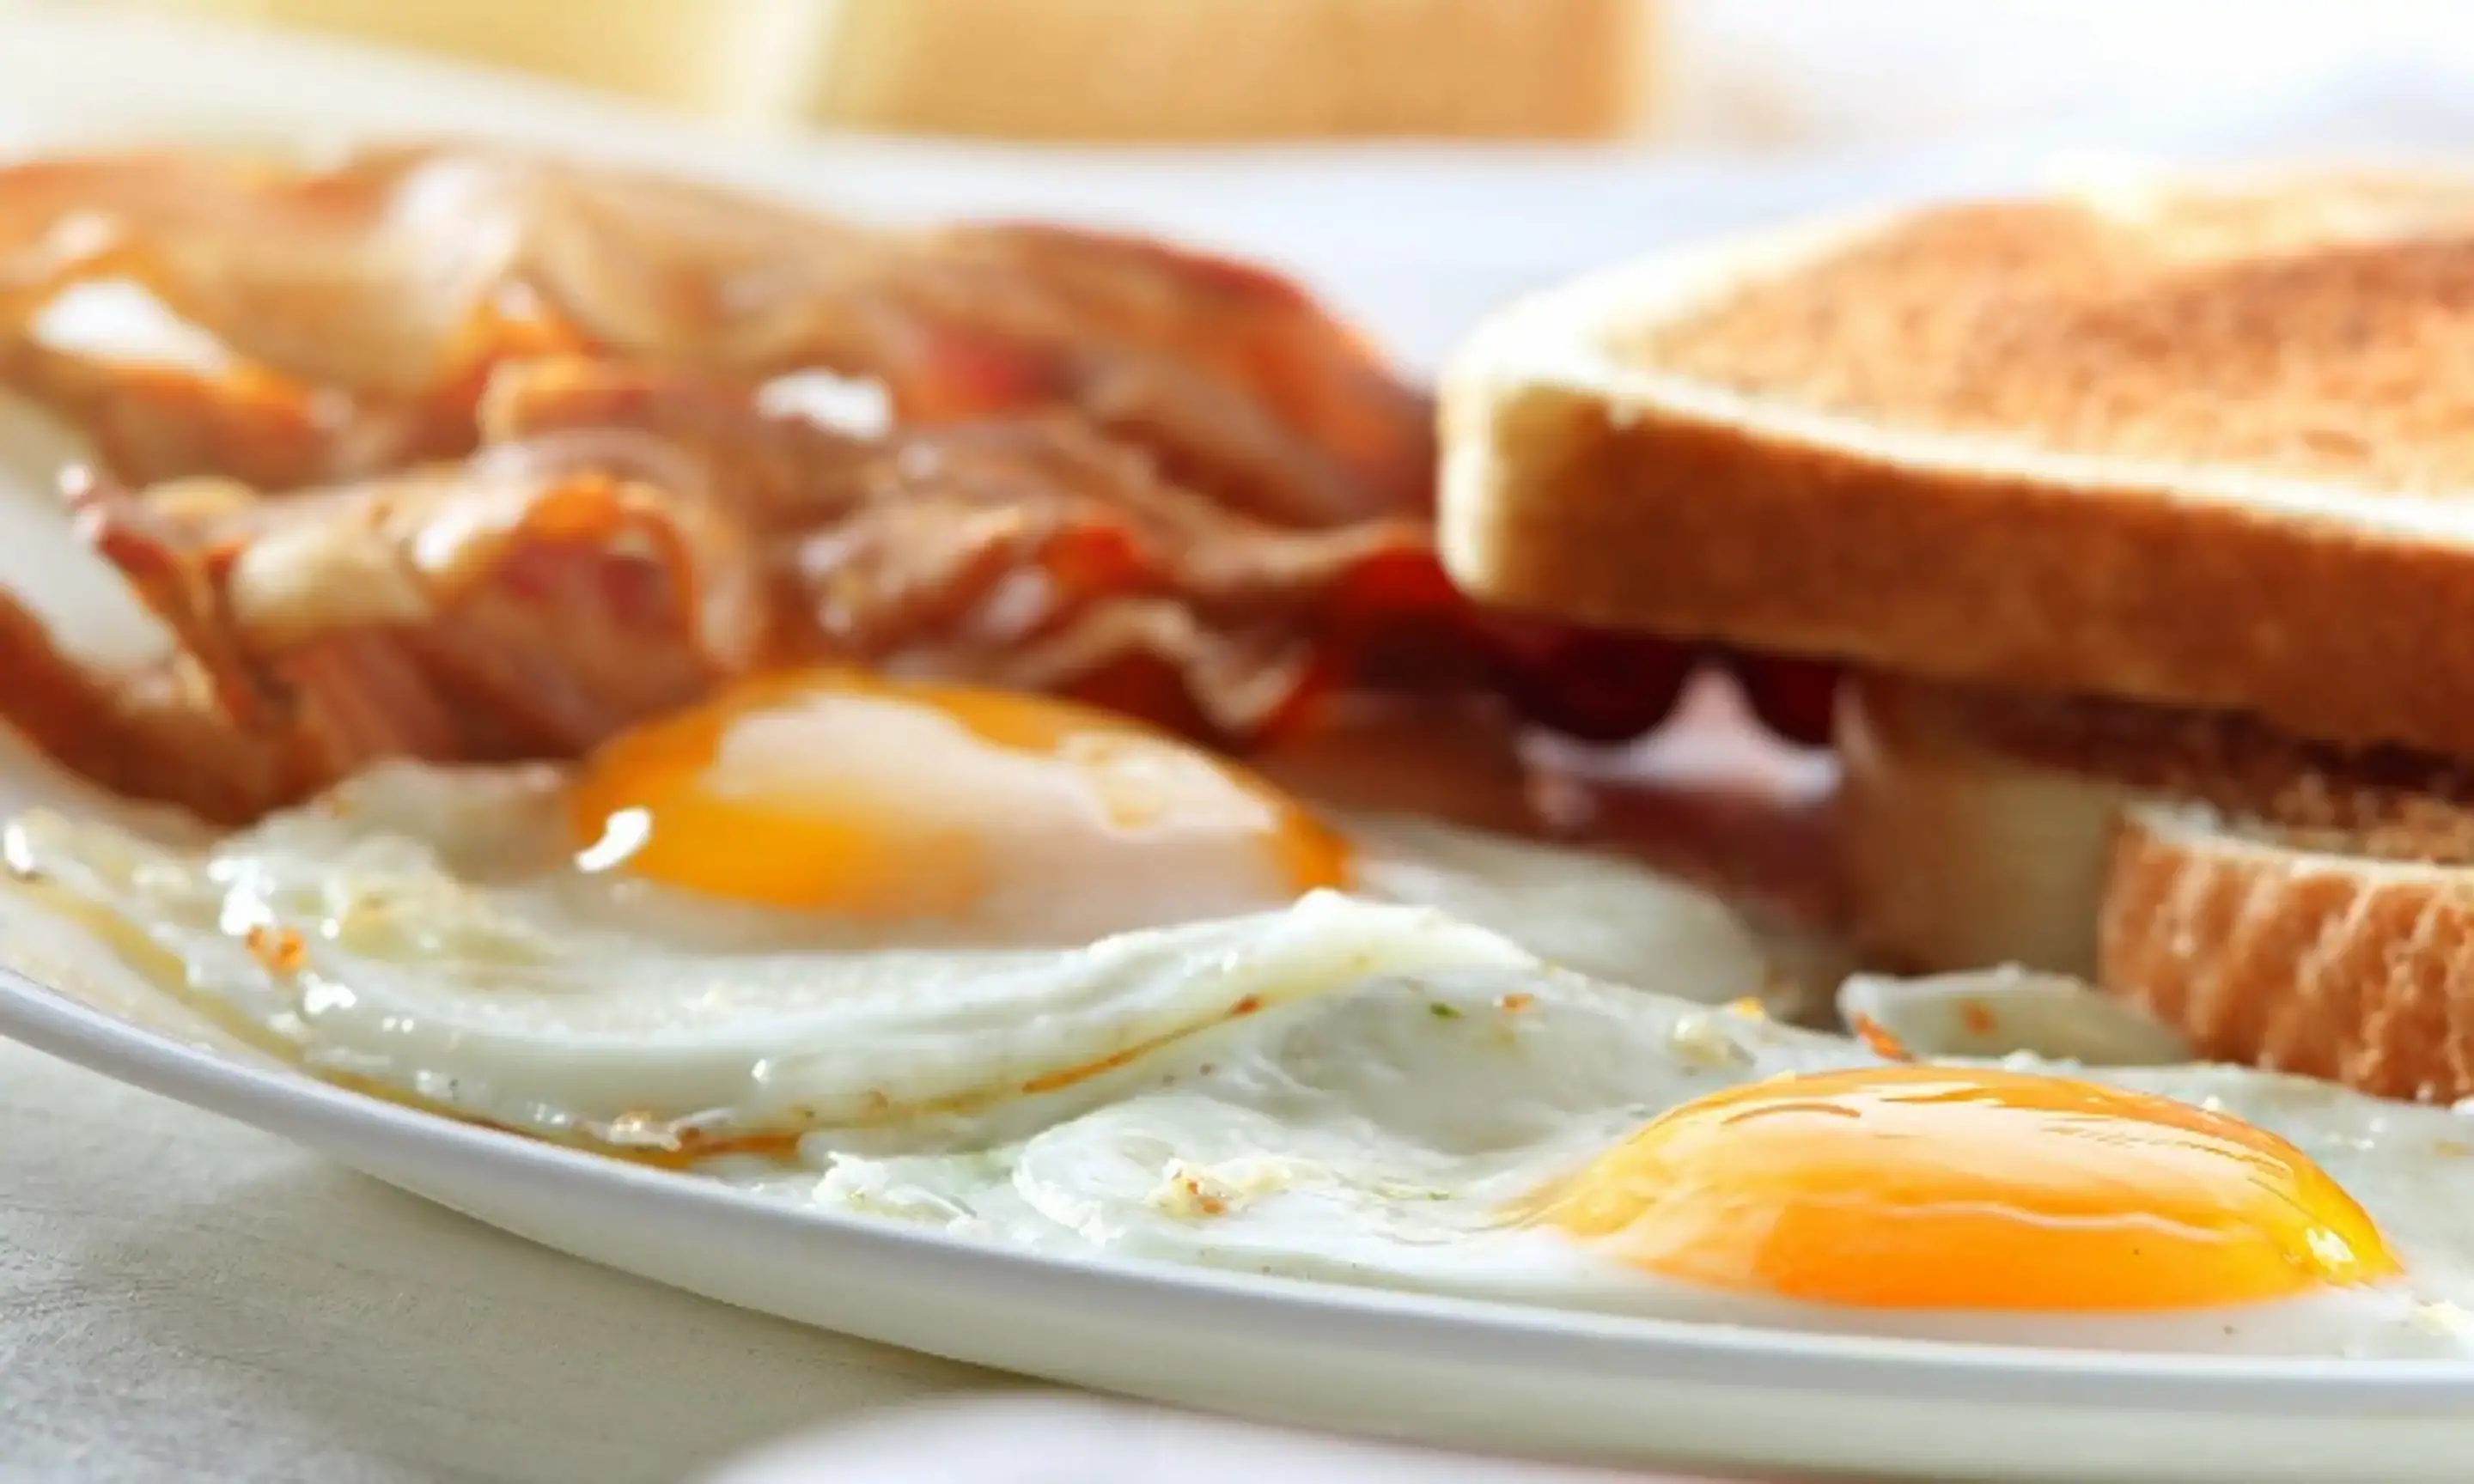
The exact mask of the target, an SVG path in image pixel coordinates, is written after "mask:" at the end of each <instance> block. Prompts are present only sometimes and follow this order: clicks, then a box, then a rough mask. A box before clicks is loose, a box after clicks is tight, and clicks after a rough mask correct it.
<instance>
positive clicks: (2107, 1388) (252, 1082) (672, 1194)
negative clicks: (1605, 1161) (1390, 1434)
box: [0, 967, 2474, 1417]
mask: <svg viewBox="0 0 2474 1484" xmlns="http://www.w3.org/2000/svg"><path fill="white" fill-rule="evenodd" d="M0 1035H5V1036H7V1037H9V1038H10V1039H12V1040H15V1041H19V1042H21V1043H23V1044H26V1045H28V1046H30V1047H32V1048H34V1049H36V1050H38V1051H41V1052H44V1053H45V1054H48V1055H51V1056H54V1057H57V1058H59V1059H61V1060H62V1061H66V1062H70V1063H73V1064H75V1065H79V1066H83V1067H85V1068H86V1069H87V1070H89V1071H93V1072H96V1073H99V1074H101V1075H104V1076H107V1077H110V1078H112V1079H114V1080H115V1081H119V1082H122V1083H125V1084H127V1085H130V1086H133V1087H136V1088H139V1089H143V1090H145V1091H148V1092H152V1093H155V1094H158V1095H159V1096H165V1097H170V1098H173V1099H175V1100H176V1101H180V1102H183V1103H186V1104H189V1105H190V1106H192V1107H196V1108H199V1109H202V1110H204V1111H206V1112H208V1113H215V1114H218V1115H220V1116H225V1117H230V1118H233V1119H236V1120H238V1121H240V1122H243V1123H246V1124H249V1125H251V1126H253V1127H256V1128H259V1129H262V1130H265V1131H266V1132H269V1133H272V1134H275V1135H276V1136H277V1137H284V1138H287V1139H291V1140H292V1141H295V1142H299V1140H298V1138H297V1137H295V1136H293V1135H291V1134H290V1133H288V1132H287V1131H286V1129H285V1127H284V1125H285V1124H286V1123H287V1122H288V1121H290V1118H289V1117H288V1116H287V1115H298V1114H301V1113H303V1111H304V1110H307V1111H309V1112H310V1113H313V1114H314V1115H315V1116H316V1117H318V1118H321V1119H325V1120H327V1121H328V1122H329V1123H330V1124H332V1125H336V1126H340V1127H342V1128H344V1129H346V1130H347V1131H348V1132H350V1133H353V1134H357V1135H359V1136H362V1137H366V1138H369V1139H373V1140H375V1141H376V1143H377V1144H379V1145H380V1146H382V1147H385V1148H388V1149H389V1150H390V1151H395V1150H400V1151H403V1152H405V1153H410V1154H427V1155H432V1156H435V1155H437V1154H438V1153H439V1152H440V1151H441V1150H442V1149H445V1150H447V1151H451V1153H452V1155H453V1157H454V1158H456V1159H458V1160H462V1161H469V1162H474V1163H477V1164H479V1165H481V1166H484V1167H486V1168H489V1169H490V1170H492V1171H493V1172H494V1173H497V1174H499V1175H515V1174H521V1175H523V1176H524V1177H526V1178H528V1179H534V1180H541V1179H547V1180H550V1181H552V1182H553V1183H555V1184H558V1185H573V1184H575V1183H579V1182H580V1183H584V1184H616V1185H620V1186H622V1187H624V1188H626V1189H627V1190H628V1191H629V1193H630V1195H631V1197H632V1198H634V1199H641V1200H646V1201H652V1202H656V1203H659V1204H663V1205H667V1206H671V1207H674V1208H678V1209H688V1208H698V1209H708V1210H709V1209H712V1208H714V1207H716V1206H719V1207H721V1208H724V1209H728V1210H729V1211H730V1212H731V1214H732V1217H733V1219H735V1220H740V1221H746V1222H750V1223H754V1224H756V1225H759V1226H764V1227H768V1228H771V1229H773V1230H774V1232H775V1233H781V1234H788V1235H791V1236H793V1237H797V1238H802V1239H806V1240H811V1241H813V1240H816V1239H818V1238H820V1237H821V1238H830V1239H831V1240H833V1241H835V1242H837V1243H846V1244H854V1245H856V1246H858V1247H860V1248H864V1249H868V1250H869V1252H870V1255H871V1256H872V1257H878V1258H881V1259H890V1260H892V1261H893V1262H895V1263H896V1264H897V1265H925V1266H927V1267H934V1268H936V1269H938V1270H939V1271H938V1272H937V1275H936V1280H937V1281H938V1282H939V1283H940V1284H942V1285H944V1286H946V1287H948V1288H950V1287H953V1286H955V1285H964V1286H967V1287H969V1288H971V1289H972V1290H973V1291H975V1292H986V1293H992V1294H994V1293H1004V1294H1008V1295H1010V1294H1014V1293H1016V1292H1018V1291H1022V1290H1028V1289H1029V1288H1030V1287H1031V1286H1032V1285H1036V1286H1037V1288H1038V1290H1039V1293H1038V1299H1039V1302H1042V1303H1057V1302H1062V1303H1067V1304H1099V1305H1104V1306H1105V1307H1107V1308H1109V1309H1113V1310H1116V1311H1118V1312H1121V1313H1125V1314H1128V1315H1132V1316H1147V1317H1136V1318H1134V1319H1133V1320H1132V1322H1134V1323H1138V1324H1143V1325H1146V1326H1184V1325H1207V1326H1209V1327H1211V1328H1213V1329H1214V1330H1215V1331H1216V1332H1220V1333H1224V1334H1226V1333H1231V1332H1241V1331H1242V1332H1244V1333H1246V1334H1247V1335H1248V1337H1249V1338H1261V1339H1264V1340H1268V1341H1273V1342H1279V1341H1292V1342H1298V1341H1302V1342H1305V1343H1315V1344H1329V1345H1334V1346H1337V1347H1340V1348H1343V1349H1346V1350H1352V1351H1357V1352H1403V1353H1415V1354H1419V1355H1422V1356H1432V1355H1434V1354H1435V1353H1436V1352H1438V1351H1439V1350H1441V1351H1443V1352H1445V1353H1452V1354H1459V1355H1462V1356H1464V1357H1469V1356H1474V1355H1475V1354H1477V1353H1478V1352H1481V1351H1482V1352H1483V1354H1484V1358H1485V1360H1486V1362H1487V1363H1488V1364H1501V1365H1513V1366H1522V1367H1531V1366H1536V1367H1544V1368H1551V1369H1570V1368H1573V1367H1576V1366H1582V1367H1587V1368H1588V1369H1589V1370H1592V1371H1604V1370H1606V1369H1608V1368H1609V1367H1610V1366H1617V1367H1620V1368H1622V1369H1625V1370H1628V1371H1637V1372H1642V1373H1669V1372H1674V1371H1679V1370H1680V1371H1684V1372H1687V1373H1688V1374H1690V1375H1691V1376H1694V1378H1695V1379H1697V1380H1701V1381H1706V1382H1709V1383H1711V1384H1716V1385H1722V1386H1737V1387H1747V1388H1753V1389H1758V1390H1764V1391H1787V1392H1801V1391H1813V1390H1824V1391H1829V1392H1831V1393H1835V1394H1839V1395H1842V1396H1844V1395H1849V1394H1856V1395H1865V1396H1879V1397H1882V1398H1888V1399H1897V1400H1932V1401H1945V1402H1948V1401H1958V1402H1970V1401H2002V1402H2008V1403H2016V1402H2018V1401H2019V1400H2020V1399H2021V1398H2022V1397H2023V1396H2032V1398H2033V1400H2034V1401H2035V1403H2036V1404H2037V1405H2040V1406H2048V1407H2053V1408H2069V1407H2087V1406H2095V1407H2102V1408H2105V1409H2109V1410H2136V1411H2143V1412H2156V1411H2170V1412H2199V1413H2215V1414H2237V1415H2239V1414H2247V1413H2258V1412H2267V1411H2273V1412H2275V1413H2277V1414H2280V1415H2283V1416H2288V1417H2291V1416H2292V1415H2293V1414H2294V1413H2295V1412H2297V1411H2300V1412H2307V1413H2310V1414H2313V1415H2319V1416H2336V1415H2359V1414H2362V1413H2365V1412H2378V1413H2381V1414H2387V1415H2396V1414H2411V1415H2421V1414H2433V1413H2462V1410H2463V1409H2464V1408H2465V1407H2466V1405H2467V1404H2468V1403H2469V1402H2474V1360H2462V1361H2461V1360H2414V1359H2394V1358H2390V1359H2368V1358H2365V1359H2343V1358H2337V1357H2313V1356H2305V1357H2270V1356H2189V1355H2174V1354H2146V1353H2135V1352H2110V1351H2084V1350H2051V1349H2043V1348H2037V1347H2029V1346H2004V1345H1987V1344H1968V1343H1956V1342H1945V1341H1929V1340H1911V1339H1899V1338H1883V1337H1876V1336H1864V1335H1840V1334H1815V1333H1807V1332H1802V1331H1794V1330H1780V1329H1765V1328H1755V1327H1745V1326H1731V1325H1716V1324H1708V1323H1700V1322H1692V1321H1683V1320H1661V1319H1654V1318H1641V1317H1634V1316H1626V1315H1612V1314H1593V1313H1589V1312H1585V1311H1574V1310H1565V1309H1557V1308H1550V1307H1545V1306H1538V1305H1523V1304H1512V1303H1505V1302H1498V1301H1490V1300H1480V1299H1467V1298H1460V1297H1455V1296H1444V1295H1427V1294H1418V1293H1402V1292H1395V1291H1392V1290H1387V1289H1378V1288H1359V1287H1355V1286H1351V1285H1347V1284H1341V1283H1331V1282H1321V1281H1311V1280H1303V1279H1289V1278H1280V1277H1274V1276H1268V1275H1257V1274H1243V1273H1233V1272H1223V1271H1220V1270H1216V1269H1211V1268H1201V1267H1188V1266H1184V1265H1180V1264H1176V1263H1170V1262H1165V1261H1159V1260H1155V1259H1143V1258H1133V1257H1114V1256H1082V1255H1079V1254H1049V1253H1040V1252H1033V1251H1030V1250H1027V1249H1021V1248H1012V1247H1007V1246H1006V1245H1004V1244H1001V1243H997V1242H992V1241H988V1240H984V1239H979V1238H973V1237H969V1236H965V1235H960V1234H957V1233H945V1232H939V1231H935V1230H934V1229H930V1228H913V1227H909V1226H906V1225H903V1224H901V1223H898V1222H894V1221H890V1220H883V1219H870V1218H867V1217H864V1216H860V1215H854V1214H849V1213H843V1212H837V1211H832V1210H826V1209H815V1208H806V1207H799V1206H793V1205H791V1204H789V1203H787V1202H783V1201H779V1200H773V1199H768V1198H766V1197H764V1196H762V1195H759V1194H756V1193H754V1192H749V1191H741V1190H738V1189H735V1188H733V1187H730V1186H728V1185H721V1184H719V1183H718V1182H713V1181H704V1180H698V1179H697V1178H695V1177H694V1176H692V1175H688V1174H684V1173H679V1172H672V1171H666V1170H658V1169H653V1168H649V1167H644V1166H639V1165H635V1164H629V1163H626V1162H624V1161H618V1160H613V1159H610V1158H608V1157H606V1156H602V1155H597V1154H593V1153H591V1152H589V1151H584V1150H576V1149H569V1148H565V1147H563V1146H559V1145H555V1144H549V1143H546V1142H543V1141H542V1140H539V1139H535V1138H530V1137H525V1136H523V1135H521V1134H515V1133H510V1132H506V1131H501V1130H497V1129H491V1128H487V1127H483V1126H481V1125H477V1124H470V1123H465V1122H462V1121H459V1120H457V1119H454V1118H450V1117H447V1116H445V1115H443V1114H438V1113H427V1112H424V1111H422V1110H419V1109H414V1108H407V1107H403V1106H400V1105H398V1104H395V1103H390V1102H387V1101H384V1100H383V1099H379V1098H374V1097H371V1096H368V1095H367V1094H364V1093H360V1092H355V1091H352V1090H351V1089H345V1088H340V1087H336V1086H334V1085H331V1084H329V1083H327V1082H324V1081H321V1080H319V1079H318V1078H316V1077H314V1076H312V1075H309V1074H306V1073H304V1072H301V1071H296V1070H293V1069H291V1068H289V1067H285V1066H282V1065H267V1066H256V1065H249V1064H247V1063H243V1062H240V1061H236V1060H233V1059H231V1058H230V1057H227V1056H223V1055H219V1054H217V1053H216V1052H214V1051H212V1050H210V1049H207V1048H206V1047H203V1046H198V1045H193V1044H190V1043H188V1042H185V1041H180V1040H178V1039H176V1038H174V1037H171V1036H168V1035H165V1034H163V1033H161V1032H159V1031H157V1030H155V1029H152V1028H149V1027H146V1026H142V1025H137V1024H133V1023H132V1022H130V1021H128V1020H124V1019H122V1018H120V1017H117V1016H114V1015H111V1014H110V1013H109V1012H107V1011H104V1010H101V1009H98V1008H96V1007H93V1006H91V1005H87V1004H85V1003H84V1002H82V1001H80V1000H79V999H77V998H76V997H75V996H74V995H71V994H67V993H61V992H60V991H57V990H53V989H51V988H49V987H48V986H45V985H43V984H41V983H39V982H38V981H36V980H35V979H33V978H31V977H29V976H27V975H25V974H23V973H21V972H18V971H17V970H15V969H8V968H5V967H0ZM339 1162H343V1161H339ZM655 1281H658V1280H655ZM666 1286H667V1285H666ZM960 1358H964V1359H967V1358H968V1357H967V1356H963V1357H960ZM2029 1382H2032V1383H2034V1385H2033V1387H2032V1389H2025V1390H2023V1385H2024V1383H2029Z"/></svg>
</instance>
